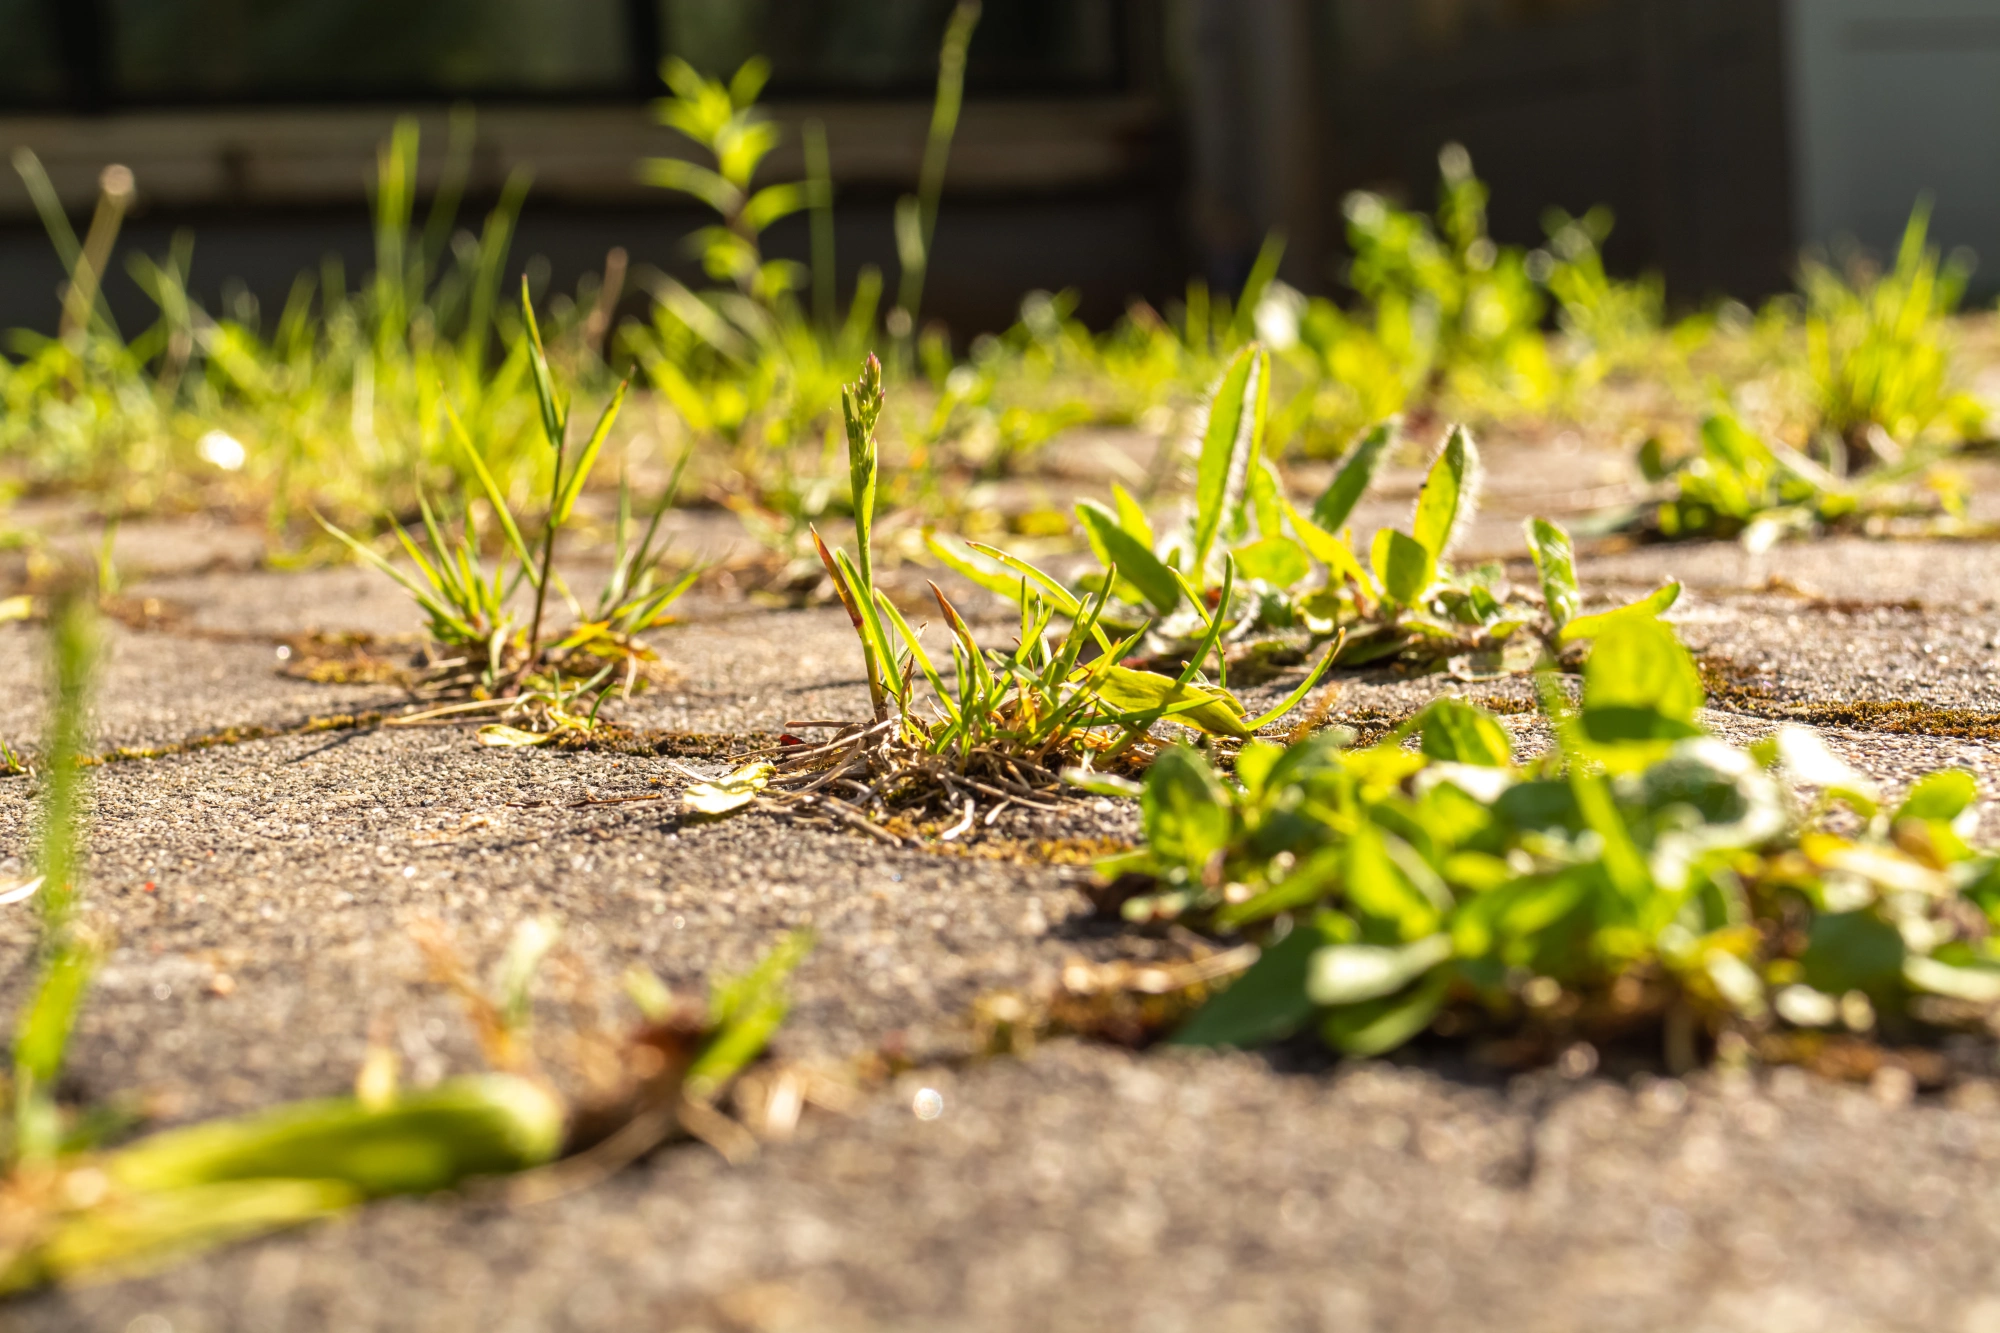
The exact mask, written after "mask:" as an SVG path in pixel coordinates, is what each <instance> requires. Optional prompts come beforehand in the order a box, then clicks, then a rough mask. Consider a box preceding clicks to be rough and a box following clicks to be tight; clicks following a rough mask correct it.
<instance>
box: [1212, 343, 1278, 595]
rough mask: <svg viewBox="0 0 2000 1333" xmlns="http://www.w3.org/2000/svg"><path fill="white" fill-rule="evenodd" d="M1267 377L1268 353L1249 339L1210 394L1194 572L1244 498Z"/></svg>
mask: <svg viewBox="0 0 2000 1333" xmlns="http://www.w3.org/2000/svg"><path fill="white" fill-rule="evenodd" d="M1270 379H1271V358H1270V355H1269V354H1268V353H1267V352H1265V351H1264V349H1263V348H1262V347H1259V346H1258V345H1257V344H1255V343H1252V344H1250V345H1249V346H1247V347H1245V348H1244V349H1243V350H1242V351H1240V352H1238V353H1237V354H1236V359H1235V360H1233V361H1231V362H1230V363H1229V368H1228V369H1227V370H1224V371H1223V372H1222V377H1221V378H1220V379H1218V380H1217V381H1216V383H1215V389H1214V390H1213V392H1211V393H1210V394H1209V400H1208V423H1207V426H1206V427H1205V428H1204V429H1203V431H1202V439H1201V457H1200V459H1199V461H1198V463H1197V465H1196V475H1195V523H1194V575H1195V577H1196V578H1200V577H1201V571H1202V570H1203V568H1205V566H1206V565H1207V562H1208V552H1209V548H1210V547H1211V546H1213V545H1214V544H1215V535H1216V533H1217V532H1219V531H1221V529H1222V524H1223V520H1224V519H1225V518H1227V517H1228V516H1229V514H1230V513H1231V512H1232V511H1233V510H1235V509H1236V508H1237V507H1238V506H1239V505H1241V504H1242V503H1243V488H1244V485H1245V483H1246V481H1247V480H1248V478H1249V475H1250V469H1251V468H1252V467H1253V466H1255V465H1256V461H1257V452H1258V450H1259V449H1260V448H1261V447H1262V444H1263V437H1264V413H1265V410H1266V404H1267V403H1268V401H1269V398H1270Z"/></svg>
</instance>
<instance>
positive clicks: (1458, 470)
mask: <svg viewBox="0 0 2000 1333" xmlns="http://www.w3.org/2000/svg"><path fill="white" fill-rule="evenodd" d="M1478 489H1479V450H1478V449H1477V448H1475V447H1474V445H1473V443H1472V436H1471V435H1470V434H1469V433H1467V431H1466V429H1465V427H1463V426H1453V427H1452V428H1451V433H1450V434H1449V435H1447V436H1446V437H1445V441H1444V448H1442V449H1440V450H1439V451H1438V456H1437V460H1436V461H1435V462H1433V463H1432V464H1431V470H1430V473H1429V475H1427V476H1426V477H1425V478H1424V486H1423V489H1422V490H1420V491H1418V492H1417V508H1416V513H1415V515H1414V517H1413V519H1412V522H1411V526H1410V534H1411V536H1413V537H1415V538H1416V539H1417V541H1418V543H1420V544H1421V545H1422V546H1423V548H1424V549H1425V550H1426V551H1429V552H1430V554H1431V560H1432V561H1433V562H1438V561H1442V560H1443V559H1444V557H1445V552H1446V551H1448V550H1449V549H1450V548H1451V544H1452V541H1453V539H1454V538H1455V537H1456V536H1457V535H1458V532H1459V530H1460V528H1462V527H1463V526H1464V524H1465V522H1466V520H1467V519H1469V518H1471V516H1472V509H1473V506H1474V505H1475V504H1476V503H1477V502H1478Z"/></svg>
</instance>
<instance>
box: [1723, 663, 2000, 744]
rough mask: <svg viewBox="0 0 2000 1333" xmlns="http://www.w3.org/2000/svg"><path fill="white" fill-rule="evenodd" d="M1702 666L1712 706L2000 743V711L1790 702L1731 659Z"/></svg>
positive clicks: (1917, 703)
mask: <svg viewBox="0 0 2000 1333" xmlns="http://www.w3.org/2000/svg"><path fill="white" fill-rule="evenodd" d="M1698 665H1699V667H1700V669H1701V683H1702V686H1703V688H1704V689H1706V690H1707V691H1708V703H1709V706H1710V707H1711V708H1720V709H1723V710H1725V711H1728V712H1732V713H1744V714H1747V715H1749V716H1751V717H1767V718H1771V719H1774V720H1777V721H1784V722H1803V723H1806V724H1808V725H1810V726H1815V727H1846V728H1848V729H1850V730H1853V731H1875V732H1885V733H1888V734H1890V735H1897V736H1950V737H1954V738H1957V739H1961V740H2000V713H1993V712H1982V711H1980V710H1978V709H1973V708H1947V707H1944V706H1942V705H1939V704H1931V703H1925V702H1923V701H1922V700H1918V699H1851V700H1836V701H1833V702H1827V703H1814V702H1810V701H1802V700H1797V699H1787V698H1785V697H1784V696H1783V695H1782V694H1780V693H1779V692H1778V691H1777V690H1775V689H1773V688H1772V687H1771V686H1770V685H1769V684H1768V683H1767V682H1765V681H1763V680H1761V679H1759V678H1758V676H1757V675H1756V674H1755V673H1753V672H1750V671H1746V670H1744V669H1743V668H1742V667H1740V666H1738V665H1737V664H1736V663H1735V662H1732V661H1731V660H1729V659H1728V658H1727V657H1722V656H1720V655H1717V654H1712V653H1711V654H1704V655H1703V656H1702V657H1701V658H1699V659H1698Z"/></svg>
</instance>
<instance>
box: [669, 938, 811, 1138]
mask: <svg viewBox="0 0 2000 1333" xmlns="http://www.w3.org/2000/svg"><path fill="white" fill-rule="evenodd" d="M812 947H813V933H812V932H811V931H810V930H795V931H792V932H791V933H790V934H788V935H786V936H785V937H784V938H783V939H781V940H779V941H778V942H777V943H776V944H775V945H773V946H772V947H771V951H770V952H769V953H767V954H765V955H764V956H763V957H762V958H761V959H759V960H758V961H757V965H756V966H755V967H753V968H751V969H750V971H748V972H747V973H745V974H743V975H742V976H740V977H725V978H722V979H720V980H718V981H716V982H715V983H714V984H712V985H711V986H710V987H709V997H708V1021H709V1022H710V1023H711V1024H712V1025H714V1028H715V1034H714V1035H713V1036H711V1037H710V1038H709V1039H708V1042H707V1044H706V1045H704V1046H703V1047H702V1049H701V1053H700V1054H699V1055H697V1056H696V1057H695V1059H694V1063H693V1064H691V1065H690V1066H688V1073H687V1090H688V1095H689V1096H690V1097H694V1098H706V1097H710V1096H713V1095H714V1094H715V1093H716V1092H717V1091H719V1090H721V1089H722V1088H724V1087H726V1086H727V1085H728V1083H729V1082H730V1080H731V1079H734V1078H735V1077H736V1075H737V1074H739V1073H741V1072H742V1071H743V1069H744V1068H745V1067H746V1066H747V1065H748V1064H749V1063H750V1062H751V1061H752V1060H755V1059H756V1058H757V1057H758V1056H759V1055H761V1054H763V1052H764V1048H765V1047H766V1046H768V1045H770V1043H771V1034H772V1033H774V1032H776V1031H777V1030H778V1026H779V1024H781V1023H783V1022H784V1021H785V1015H786V1014H787V1013H788V1012H790V1010H791V1003H792V1001H791V994H790V989H789V988H790V982H791V976H792V973H793V972H795V971H797V970H798V966H799V964H800V963H801V962H803V961H805V957H806V955H807V954H809V953H811V952H812Z"/></svg>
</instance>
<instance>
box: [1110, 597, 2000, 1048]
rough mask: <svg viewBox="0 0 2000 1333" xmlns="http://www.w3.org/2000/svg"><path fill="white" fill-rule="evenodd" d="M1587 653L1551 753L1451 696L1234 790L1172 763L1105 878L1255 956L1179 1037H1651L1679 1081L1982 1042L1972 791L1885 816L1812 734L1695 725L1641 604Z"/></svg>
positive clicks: (1555, 694)
mask: <svg viewBox="0 0 2000 1333" xmlns="http://www.w3.org/2000/svg"><path fill="white" fill-rule="evenodd" d="M1589 638H1590V643H1591V648H1590V655H1589V658H1588V660H1587V661H1586V663H1585V664H1584V667H1583V676H1582V681H1581V690H1580V693H1579V695H1578V696H1577V698H1576V699H1575V700H1574V701H1572V699H1571V698H1570V695H1569V692H1568V691H1566V690H1565V689H1564V688H1563V687H1562V686H1561V684H1560V683H1559V682H1558V681H1557V680H1556V679H1554V678H1553V677H1544V678H1543V680H1542V685H1541V695H1542V699H1543V704H1544V710H1545V711H1544V716H1545V718H1546V721H1547V723H1548V725H1549V727H1550V729H1551V731H1552V733H1553V736H1554V742H1555V743H1554V744H1553V745H1552V746H1551V747H1550V749H1549V750H1548V751H1547V753H1545V754H1543V755H1542V756H1540V757H1539V758H1533V759H1529V760H1526V761H1519V760H1517V759H1516V757H1515V752H1516V748H1517V742H1516V740H1515V739H1514V737H1513V736H1512V735H1510V733H1509V732H1508V731H1507V730H1506V728H1505V727H1504V726H1503V725H1502V724H1501V722H1500V721H1499V719H1498V718H1496V717H1494V716H1492V715H1491V714H1489V713H1487V712H1485V711H1484V710H1482V709H1480V708H1477V707H1475V706H1473V705H1471V704H1469V703H1466V702H1464V701H1462V700H1459V699H1453V698H1443V699H1439V700H1437V701H1436V702H1434V703H1432V704H1430V705H1429V706H1428V707H1426V708H1425V709H1424V710H1422V711H1421V712H1420V713H1419V714H1417V715H1416V716H1415V717H1413V718H1411V719H1410V720H1409V721H1408V722H1407V723H1406V724H1404V725H1403V726H1401V727H1399V728H1398V729H1397V730H1396V731H1395V732H1394V733H1393V734H1392V735H1391V736H1389V737H1388V738H1387V739H1385V740H1384V741H1382V742H1381V743H1379V744H1376V745H1373V746H1369V747H1367V748H1362V749H1355V748H1351V747H1350V745H1349V741H1350V739H1351V734H1350V733H1346V732H1344V731H1343V730H1341V729H1337V728H1336V729H1329V730H1328V731H1325V732H1321V733H1320V734H1318V735H1315V736H1313V737H1311V738H1309V739H1306V740H1303V741H1300V742H1298V743H1296V744H1293V745H1290V746H1286V747H1281V746H1278V745H1273V744H1269V743H1265V742H1261V741H1259V742H1252V743H1249V744H1246V745H1245V746H1244V747H1243V748H1242V750H1240V751H1239V752H1238V754H1237V756H1236V761H1235V766H1234V772H1233V774H1230V775H1228V776H1225V775H1223V774H1222V773H1220V772H1218V771H1217V769H1216V767H1215V766H1214V765H1213V764H1212V763H1211V762H1210V760H1209V759H1208V758H1206V757H1204V756H1203V755H1202V754H1200V753H1199V752H1197V751H1195V750H1193V749H1191V748H1186V747H1183V748H1180V749H1176V750H1172V751H1169V752H1167V753H1165V754H1163V755H1161V756H1160V758H1159V759H1158V760H1156V761H1155V763H1154V764H1153V766H1152V768H1151V769H1150V770H1149V771H1148V773H1147V775H1146V778H1145V782H1144V784H1143V787H1141V788H1139V789H1138V790H1139V799H1140V802H1141V810H1142V815H1143V821H1144V828H1145V838H1146V841H1145V846H1144V847H1143V848H1142V849H1141V850H1139V851H1137V852H1135V853H1133V854H1131V855H1129V856H1126V857H1122V858H1118V859H1115V860H1113V861H1110V862H1107V863H1104V864H1103V865H1102V866H1101V871H1102V873H1103V874H1104V875H1105V876H1115V877H1117V878H1116V881H1115V882H1116V884H1117V885H1119V886H1122V888H1120V890H1119V893H1118V895H1117V896H1118V897H1119V898H1120V899H1122V902H1121V904H1120V910H1121V911H1122V913H1123V914H1124V916H1125V917H1126V918H1127V919H1129V920H1135V921H1144V920H1156V919H1171V920H1175V921H1179V922H1181V923H1183V924H1186V925H1191V926H1194V927H1196V928H1198V929H1202V930H1206V931H1209V932H1212V933H1214V934H1216V935H1218V936H1221V937H1223V938H1225V939H1249V940H1254V941H1258V942H1261V943H1262V944H1263V946H1264V948H1263V953H1262V955H1261V957H1259V959H1258V960H1257V962H1256V964H1255V965H1254V966H1253V967H1251V968H1250V969H1249V970H1248V971H1247V972H1245V973H1244V974H1243V975H1242V976H1241V977H1240V979H1238V980H1237V981H1236V982H1235V983H1234V984H1233V985H1231V986H1230V987H1229V989H1228V990H1226V991H1225V992H1223V993H1222V994H1221V995H1220V996H1218V997H1216V998H1215V999H1213V1000H1211V1001H1209V1002H1208V1003H1207V1004H1206V1005H1205V1006H1204V1007H1202V1008H1201V1009H1200V1010H1199V1011H1198V1012H1197V1013H1196V1014H1195V1015H1194V1016H1193V1017H1192V1018H1191V1019H1190V1020H1189V1021H1188V1023H1187V1024H1186V1025H1185V1026H1184V1027H1183V1028H1182V1029H1181V1030H1180V1031H1179V1032H1178V1033H1177V1034H1176V1036H1175V1037H1174V1040H1176V1041H1179V1042H1184V1043H1191V1044H1225V1045H1258V1044H1262V1043H1266V1042H1271V1041H1277V1040H1282V1039H1285V1038H1288V1037H1290V1036H1291V1035H1293V1034H1294V1033H1298V1032H1302V1031H1314V1032H1317V1034H1318V1035H1319V1036H1320V1037H1321V1038H1322V1039H1323V1040H1324V1041H1326V1042H1327V1043H1328V1044H1329V1045H1331V1046H1333V1047H1334V1048H1335V1049H1337V1050H1340V1051H1343V1052H1347V1053H1352V1054H1380V1053H1382V1052H1385V1051H1388V1050H1392V1049H1394V1048H1396V1047H1398V1046H1401V1045H1403V1044H1404V1043H1406V1042H1409V1041H1411V1040H1414V1039H1415V1038H1417V1037H1418V1036H1419V1035H1420V1034H1422V1033H1424V1032H1425V1031H1426V1030H1433V1029H1434V1030H1437V1031H1440V1032H1443V1031H1449V1032H1451V1033H1452V1034H1454V1035H1456V1036H1461V1037H1466V1036H1469V1037H1481V1038H1495V1037H1503V1038H1506V1039H1508V1040H1516V1041H1523V1040H1524V1041H1527V1042H1529V1043H1530V1044H1535V1045H1538V1046H1539V1047H1540V1048H1542V1049H1544V1050H1545V1051H1546V1052H1547V1053H1548V1054H1553V1053H1554V1052H1555V1051H1556V1050H1559V1049H1561V1048H1562V1046H1563V1045H1564V1044H1566V1043H1567V1042H1569V1041H1574V1040H1584V1039H1587V1040H1591V1041H1594V1042H1598V1043H1604V1042H1610V1041H1618V1040H1641V1041H1645V1040H1653V1041H1664V1043H1665V1054H1666V1056H1667V1058H1668V1061H1669V1063H1670V1064H1674V1065H1678V1066H1680V1067H1686V1066H1687V1065H1691V1064H1693V1063H1694V1062H1695V1060H1696V1059H1697V1058H1698V1052H1699V1050H1700V1049H1701V1048H1703V1047H1706V1046H1708V1045H1710V1044H1712V1043H1715V1042H1717V1041H1724V1040H1727V1039H1729V1038H1730V1037H1732V1036H1733V1037H1734V1038H1735V1039H1737V1042H1738V1045H1739V1047H1741V1046H1743V1045H1744V1044H1748V1043H1754V1042H1756V1041H1759V1040H1763V1039H1765V1038H1771V1037H1784V1036H1791V1037H1793V1038H1795V1039H1796V1038H1805V1039H1809V1040H1810V1039H1823V1038H1827V1037H1829V1036H1830V1035H1832V1034H1838V1033H1843V1032H1855V1033H1864V1034H1872V1035H1876V1036H1879V1037H1880V1039H1883V1040H1890V1041H1906V1040H1912V1039H1916V1038H1919V1037H1922V1036H1923V1035H1925V1034H1931V1035H1933V1036H1935V1035H1937V1034H1941V1033H1947V1032H1951V1031H1955V1030H1961V1029H1970V1030H1983V1026H1982V1025H1983V1024H1984V1022H1985V1019H1986V1017H1987V1016H1988V1015H1989V1014H1990V1013H1991V1012H1992V1011H1993V1007H1994V1006H1995V1005H1996V1004H2000V958H1996V956H1995V955H1994V953H1993V951H1992V949H1991V947H1990V944H1989V936H1990V931H1991V924H1990V923H1991V921H1992V920H1993V916H1992V914H1993V913H1994V912H1995V911H2000V857H1996V856H1995V855H1994V854H1992V853H1990V852H1986V851H1981V850H1977V849H1974V848H1973V847H1971V846H1969V845H1968V844H1967V842H1966V840H1965V839H1966V837H1967V835H1968V832H1969V828H1970V824H1969V821H1970V819H1971V812H1972V807H1973V801H1974V798H1975V784H1974V781H1973V779H1972V776H1971V775H1970V774H1968V773H1965V772H1962V771H1958V770H1946V771H1940V772H1936V773H1933V774H1931V775H1930V776H1928V777H1926V778H1924V779H1923V780H1922V781H1920V782H1919V783H1918V784H1917V785H1916V786H1915V787H1914V788H1913V789H1912V790H1911V791H1910V792H1909V793H1908V795H1907V796H1906V797H1905V798H1904V799H1903V800H1902V801H1901V802H1900V803H1898V804H1895V805H1893V806H1891V805H1888V804H1886V803H1884V802H1883V801H1882V799H1881V796H1880V793H1879V792H1878V791H1877V790H1876V789H1875V788H1874V786H1873V785H1872V784H1871V783H1870V782H1869V781H1868V780H1866V779H1865V778H1863V777H1861V776H1860V775H1859V774H1857V773H1855V772H1854V771H1853V770H1852V769H1850V768H1848V767H1847V765H1845V764H1844V763H1842V762H1840V761H1839V760H1837V759H1836V758H1834V757H1833V756H1832V755H1831V754H1830V753H1829V752H1828V751H1827V750H1826V749H1825V747H1824V746H1823V744H1822V743H1821V742H1820V741H1819V740H1818V739H1817V737H1816V736H1815V735H1814V734H1813V733H1811V732H1809V731H1807V730H1804V729H1802V728H1792V727H1787V728H1782V729H1780V730H1779V731H1778V732H1777V733H1776V734H1775V735H1774V736H1772V737H1770V738H1769V739H1767V740H1764V741H1761V742H1758V743H1757V744H1755V745H1752V746H1750V747H1748V748H1738V747H1733V746H1729V745H1726V744H1724V743H1722V742H1721V741H1718V740H1716V739H1714V738H1713V737H1711V736H1709V735H1707V734H1706V733H1705V732H1704V730H1703V728H1702V727H1701V725H1700V722H1699V718H1698V711H1699V709H1700V707H1701V704H1702V701H1703V695H1702V689H1701V684H1700V678H1699V676H1698V674H1697V672H1696V668H1695V664H1694V661H1693V660H1692V658H1691V657H1690V655H1689V654H1688V653H1687V651H1686V650H1685V649H1684V648H1683V647H1682V646H1681V645H1680V643H1679V641H1678V639H1677V638H1676V636H1675V635H1674V633H1673V630H1672V628H1671V627H1670V626H1668V625H1667V624H1666V623H1664V622H1662V621H1660V620H1658V619H1657V618H1656V617H1654V616H1653V615H1651V614H1650V613H1648V612H1645V611H1643V610H1628V611H1620V612H1615V613H1612V614H1611V615H1609V616H1606V617H1603V618H1601V619H1599V620H1598V622H1597V623H1596V625H1595V626H1593V627H1592V628H1591V633H1590V636H1589ZM1100 785H1101V784H1100ZM1656 1049H1657V1048H1656Z"/></svg>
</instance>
